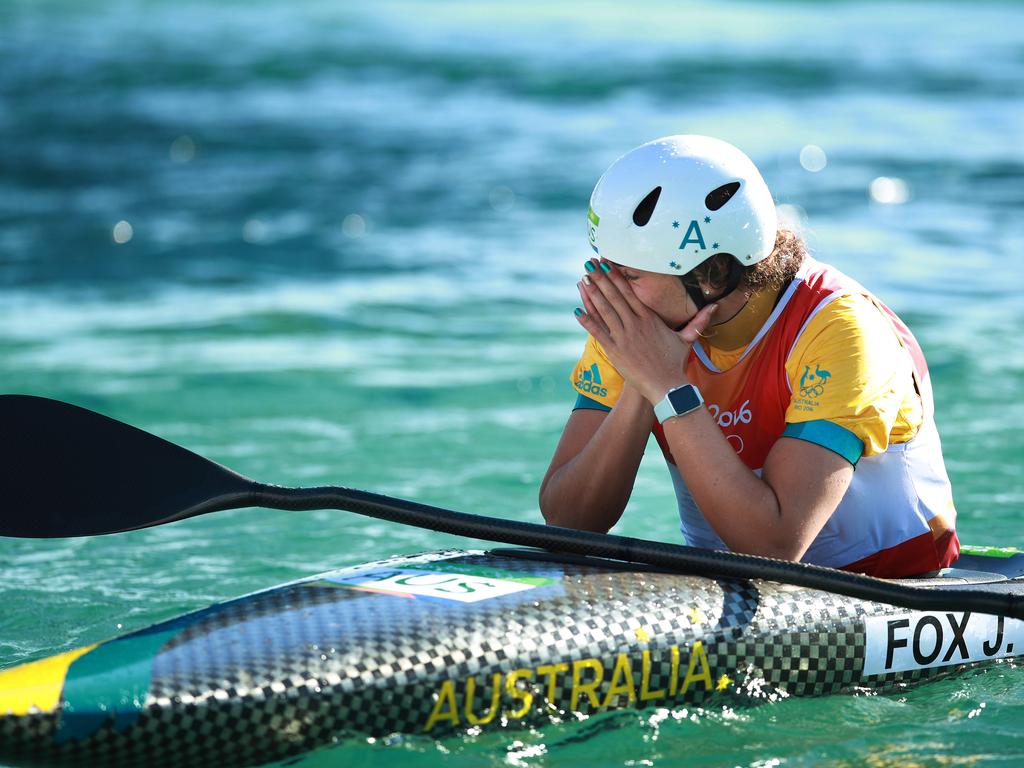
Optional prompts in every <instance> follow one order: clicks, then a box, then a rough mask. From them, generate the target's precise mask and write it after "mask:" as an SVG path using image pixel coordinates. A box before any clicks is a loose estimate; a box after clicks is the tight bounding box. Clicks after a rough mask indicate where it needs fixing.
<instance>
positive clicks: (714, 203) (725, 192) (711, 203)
mask: <svg viewBox="0 0 1024 768" xmlns="http://www.w3.org/2000/svg"><path fill="white" fill-rule="evenodd" d="M739 188H740V183H739V182H738V181H730V182H729V183H728V184H723V185H722V186H720V187H719V188H718V189H713V190H711V191H710V192H708V196H707V197H705V198H704V205H706V206H707V209H708V210H709V211H717V210H718V209H719V208H721V207H722V206H723V205H725V204H726V203H728V202H729V200H731V199H732V196H733V195H735V194H736V193H737V192H738V191H739ZM642 204H643V203H641V205H642ZM633 215H634V216H636V214H633Z"/></svg>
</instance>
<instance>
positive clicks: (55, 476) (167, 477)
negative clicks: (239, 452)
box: [0, 395, 255, 538]
mask: <svg viewBox="0 0 1024 768" xmlns="http://www.w3.org/2000/svg"><path fill="white" fill-rule="evenodd" d="M0 425H2V429H3V433H2V438H0V460H2V462H3V463H2V464H0V500H2V502H0V503H2V506H0V536H20V537H27V538H57V537H64V536H92V535H96V534H101V533H116V532H118V531H130V530H133V529H135V528H145V527H147V526H151V525H159V524H160V523H168V522H171V521H174V520H181V519H184V518H186V517H192V516H194V515H200V514H203V513H205V512H212V511H214V510H217V509H229V508H235V507H242V506H248V505H249V504H248V502H250V501H251V499H252V495H253V488H254V485H255V484H254V483H253V481H252V480H249V479H248V478H245V477H242V476H241V475H239V474H236V473H235V472H232V471H231V470H230V469H227V468H225V467H222V466H220V465H219V464H215V463H213V462H212V461H209V460H208V459H205V458H203V457H202V456H199V455H197V454H195V453H192V452H191V451H187V450H185V449H184V448H182V447H180V446H177V445H175V444H174V443H170V442H168V441H166V440H163V439H162V438H159V437H156V436H155V435H151V434H149V433H148V432H143V431H142V430H141V429H137V428H135V427H132V426H129V425H128V424H124V423H122V422H120V421H116V420H115V419H111V418H109V417H107V416H102V415H100V414H98V413H95V412H93V411H89V410H86V409H85V408H79V407H78V406H75V405H70V404H68V403H63V402H60V401H59V400H49V399H47V398H43V397H34V396H31V395H0Z"/></svg>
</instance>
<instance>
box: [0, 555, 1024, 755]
mask: <svg viewBox="0 0 1024 768" xmlns="http://www.w3.org/2000/svg"><path fill="white" fill-rule="evenodd" d="M965 552H966V554H964V555H963V556H962V557H961V559H960V561H959V562H958V564H957V565H958V567H957V568H953V569H947V570H946V571H944V572H942V573H941V574H940V575H939V576H938V577H936V578H931V579H915V580H913V583H914V584H915V585H916V586H927V587H929V588H934V589H936V590H941V589H943V588H944V587H947V588H948V587H952V586H955V587H957V588H960V589H970V590H978V591H998V592H1002V593H1020V594H1024V553H1021V552H1019V551H1017V550H1001V549H981V548H974V549H972V548H965ZM1021 654H1024V622H1022V621H1019V620H1016V619H1010V618H1004V617H1000V616H991V615H986V614H980V613H976V612H975V613H972V612H928V611H923V612H922V611H910V610H907V609H902V608H897V607H894V606H891V605H885V604H882V603H877V602H871V601H865V600H856V599H852V598H848V597H843V596H840V595H836V594H832V593H830V592H824V591H818V590H813V589H807V588H802V587H794V586H788V585H783V584H779V583H776V582H770V581H760V580H737V579H713V578H707V577H702V576H695V575H683V574H678V573H669V572H665V571H662V570H658V569H656V568H652V567H649V566H638V565H636V564H629V563H624V562H621V561H614V560H605V559H599V558H593V557H580V556H570V555H554V554H551V553H548V552H545V551H542V550H533V549H511V548H509V549H494V550H490V551H487V552H484V551H459V550H452V551H442V552H432V553H426V554H420V555H415V556H408V557H396V558H392V559H389V560H385V561H380V562H375V563H367V564H365V565H360V566H357V567H353V568H346V569H343V570H337V571H331V572H328V573H323V574H318V575H316V576H311V577H309V578H305V579H302V580H299V581H296V582H291V583H288V584H284V585H281V586H278V587H274V588H272V589H268V590H265V591H262V592H257V593H254V594H251V595H247V596H244V597H240V598H237V599H234V600H230V601H227V602H223V603H219V604H216V605H213V606H211V607H209V608H206V609H203V610H200V611H197V612H194V613H190V614H186V615H183V616H181V617H178V618H175V619H172V620H170V621H165V622H162V623H159V624H156V625H153V626H151V627H148V628H146V629H142V630H139V631H136V632H132V633H129V634H126V635H123V636H121V637H117V638H115V639H112V640H109V641H106V642H101V643H96V644H93V645H89V646H86V647H84V648H78V649H76V650H72V651H67V652H64V653H59V654H57V655H54V656H50V657H48V658H44V659H41V660H38V661H32V662H29V663H25V664H21V665H19V666H14V667H12V668H8V669H5V670H0V764H5V765H13V766H22V765H24V766H29V765H31V766H36V765H54V766H65V765H66V766H80V765H90V766H137V765H147V766H149V767H150V768H156V767H157V766H186V765H187V766H201V765H209V766H243V765H260V764H263V763H267V762H273V761H276V760H280V759H282V758H286V757H289V756H294V755H298V754H301V753H304V752H307V751H310V750H313V749H316V748H318V747H321V746H323V745H328V744H337V743H342V742H343V740H344V739H345V738H348V737H364V738H365V737H369V736H381V735H386V734H393V733H401V734H419V735H421V736H424V737H427V738H436V737H442V736H445V735H449V734H452V733H458V732H461V731H465V730H467V729H491V728H522V727H531V726H536V725H542V724H544V723H550V722H552V721H561V720H565V719H583V718H586V717H587V716H589V715H592V714H595V713H597V712H601V711H605V710H610V709H618V708H648V707H656V708H666V709H674V708H683V707H691V706H694V705H696V706H705V707H712V706H718V705H725V706H729V707H736V706H745V705H754V704H761V703H765V702H770V701H778V700H780V699H784V698H787V697H791V696H820V695H825V694H833V693H851V692H852V693H857V692H861V693H864V692H885V691H889V690H893V689H901V690H902V689H904V688H906V687H908V686H910V685H913V684H917V683H921V682H923V681H926V680H932V679H935V678H938V677H942V676H946V675H950V674H954V673H957V672H960V671H962V670H964V669H966V668H973V667H977V666H981V665H986V664H993V663H997V662H1000V661H1004V660H1007V659H1011V658H1013V657H1016V656H1019V655H1021Z"/></svg>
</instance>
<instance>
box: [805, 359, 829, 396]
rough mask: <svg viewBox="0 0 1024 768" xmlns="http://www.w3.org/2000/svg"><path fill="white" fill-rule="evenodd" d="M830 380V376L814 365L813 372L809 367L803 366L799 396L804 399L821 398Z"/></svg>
mask: <svg viewBox="0 0 1024 768" xmlns="http://www.w3.org/2000/svg"><path fill="white" fill-rule="evenodd" d="M831 378H832V374H831V373H829V372H828V371H826V370H825V369H824V368H822V367H821V366H820V365H818V364H815V366H814V372H813V373H812V372H811V366H809V365H807V366H804V372H803V374H802V375H801V376H800V394H801V395H803V396H804V397H821V396H822V394H823V393H824V392H825V385H826V384H828V380H829V379H831Z"/></svg>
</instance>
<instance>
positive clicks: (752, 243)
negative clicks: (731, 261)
mask: <svg viewBox="0 0 1024 768" xmlns="http://www.w3.org/2000/svg"><path fill="white" fill-rule="evenodd" d="M587 227H588V232H589V239H590V246H591V248H593V249H594V250H595V251H596V252H597V253H598V254H600V255H601V256H602V257H603V258H605V259H608V260H609V261H614V262H616V263H617V264H622V265H624V266H628V267H634V268H636V269H642V270H646V271H648V272H660V273H663V274H669V275H683V274H686V273H687V272H689V271H690V270H691V269H693V268H694V267H696V266H697V265H698V264H700V263H701V262H703V261H705V260H706V259H708V258H710V257H712V256H714V255H715V254H717V253H728V254H731V255H732V256H734V257H735V258H736V259H737V260H738V261H739V263H740V264H742V265H744V266H745V265H748V264H756V263H757V262H759V261H761V260H762V259H764V258H766V257H767V256H768V255H770V254H771V252H772V249H773V248H774V247H775V234H776V230H777V228H778V221H777V218H776V214H775V203H774V201H773V200H772V195H771V192H769V191H768V185H767V184H765V183H764V179H763V178H761V174H760V173H759V172H758V170H757V167H756V166H755V165H754V163H753V162H752V161H751V160H750V158H749V157H747V156H746V155H745V154H743V153H742V152H741V151H740V150H738V149H737V148H736V147H734V146H732V144H729V143H727V142H724V141H721V140H720V139H714V138H711V137H710V136H667V137H665V138H663V139H657V140H655V141H652V142H650V143H648V144H644V145H643V146H640V147H637V148H636V149H634V150H633V151H632V152H629V153H627V154H625V155H623V156H622V157H620V158H619V159H618V160H616V161H615V162H614V163H612V165H611V167H610V168H608V170H607V171H605V172H604V175H603V176H602V177H601V178H600V180H599V181H598V182H597V186H596V187H594V193H593V194H592V195H591V196H590V210H589V211H588V212H587Z"/></svg>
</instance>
